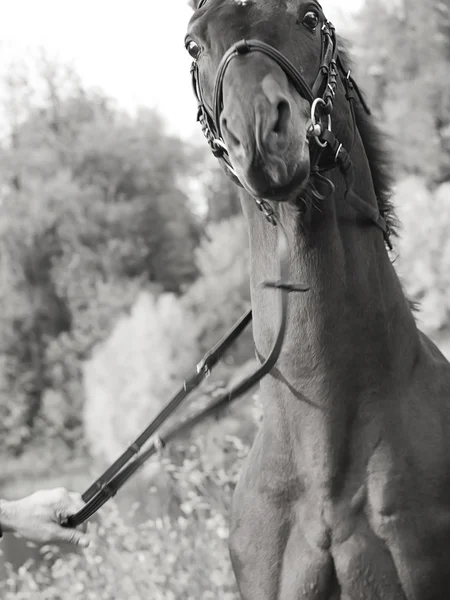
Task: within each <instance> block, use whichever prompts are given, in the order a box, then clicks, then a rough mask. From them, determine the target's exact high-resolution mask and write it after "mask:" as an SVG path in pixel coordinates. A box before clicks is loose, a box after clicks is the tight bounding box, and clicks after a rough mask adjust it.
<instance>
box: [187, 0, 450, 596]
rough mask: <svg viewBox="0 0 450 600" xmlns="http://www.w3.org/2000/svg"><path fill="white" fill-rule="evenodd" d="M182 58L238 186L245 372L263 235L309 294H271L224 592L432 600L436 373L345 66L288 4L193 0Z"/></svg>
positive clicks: (449, 466)
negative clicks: (278, 347)
mask: <svg viewBox="0 0 450 600" xmlns="http://www.w3.org/2000/svg"><path fill="white" fill-rule="evenodd" d="M186 48H187V49H188V51H189V53H190V54H191V55H192V56H193V58H194V64H193V71H192V72H193V79H194V90H195V93H196V94H197V97H198V101H199V120H200V121H201V123H202V127H203V130H204V133H205V135H206V137H207V140H208V142H209V144H210V146H211V149H212V150H213V152H214V154H215V155H216V156H217V157H218V158H219V159H220V160H221V162H222V165H223V167H224V169H225V170H226V171H227V172H228V173H229V175H230V176H231V177H232V178H233V179H234V181H235V182H236V183H237V184H239V185H240V186H242V188H243V190H242V194H241V201H242V207H243V211H244V214H245V217H246V221H247V224H248V232H249V239H250V252H251V273H250V275H251V297H252V307H253V321H254V324H253V331H254V341H255V346H256V352H257V355H258V356H259V358H260V359H261V360H263V359H264V356H266V355H267V353H268V352H269V350H270V347H271V343H272V341H273V339H272V338H273V335H274V332H273V315H274V314H275V312H276V310H277V307H276V301H277V300H276V298H275V297H274V296H275V295H274V293H273V291H270V290H268V289H265V288H263V287H262V286H261V285H260V284H261V282H262V281H265V280H270V279H273V278H274V276H275V274H276V269H277V258H276V256H277V254H276V242H277V227H283V229H284V231H285V233H286V235H287V237H288V241H289V245H290V265H291V274H292V278H293V279H295V280H299V281H304V282H307V283H308V285H309V287H310V291H309V292H308V293H307V294H297V295H293V296H291V297H290V299H289V322H288V327H287V332H286V337H285V342H284V345H283V349H282V352H281V355H280V358H279V360H278V363H277V365H276V367H275V368H273V369H272V371H271V373H270V375H268V376H267V377H266V378H265V379H264V380H263V381H262V383H261V390H260V394H261V399H262V403H263V407H264V419H263V423H262V426H261V428H260V430H259V433H258V434H257V437H256V439H255V442H254V444H253V447H252V449H251V451H250V454H249V456H248V458H247V461H246V464H245V466H244V469H243V472H242V474H241V477H240V481H239V484H238V486H237V488H236V491H235V496H234V502H233V508H232V526H231V535H230V552H231V559H232V564H233V568H234V571H235V574H236V579H237V582H238V587H239V590H240V593H241V595H242V597H243V599H245V600H300V599H304V600H322V599H323V600H338V599H339V600H344V599H345V600H357V599H361V600H406V599H407V600H446V599H448V598H450V365H449V363H448V362H447V361H446V360H445V358H444V357H443V355H442V354H441V353H440V352H439V350H438V349H437V348H436V346H435V345H434V344H433V343H432V342H431V341H430V340H429V339H428V338H427V337H426V336H425V335H424V334H423V333H421V332H420V331H419V330H418V328H417V326H416V322H415V319H414V316H413V312H412V310H411V306H410V304H409V302H408V300H407V299H406V297H405V295H404V292H403V290H402V287H401V285H400V282H399V279H398V277H397V274H396V272H395V270H394V268H393V266H392V264H391V260H390V258H389V254H388V251H387V248H386V244H387V245H388V246H389V245H390V244H391V238H392V237H393V236H394V235H395V216H394V212H393V207H392V205H391V203H390V201H389V198H390V186H391V180H390V173H389V159H388V157H387V155H386V153H385V151H384V149H383V146H382V142H381V138H380V134H379V132H378V130H377V127H376V125H375V124H374V121H373V119H372V118H371V116H370V115H369V110H368V108H367V106H366V104H365V102H364V98H363V96H362V94H361V93H360V92H359V89H358V87H357V85H356V83H355V82H354V81H353V79H352V77H351V74H350V67H349V59H348V56H347V53H346V52H345V50H344V49H343V47H342V46H341V44H340V43H339V42H338V40H337V38H336V36H335V33H334V28H333V26H332V25H331V24H330V23H329V22H328V21H327V20H326V18H325V16H324V13H323V11H322V8H321V6H320V5H319V4H318V3H317V2H315V1H308V2H305V1H303V0H200V2H199V3H198V4H197V9H196V11H195V13H194V15H193V17H192V19H191V21H190V24H189V28H188V34H187V37H186ZM255 200H256V202H257V204H255ZM258 207H259V208H261V207H263V208H264V210H263V211H260V210H258ZM268 216H271V217H272V221H271V222H268V219H267V217H268ZM269 221H270V219H269ZM273 223H277V225H276V226H275V227H274V226H273Z"/></svg>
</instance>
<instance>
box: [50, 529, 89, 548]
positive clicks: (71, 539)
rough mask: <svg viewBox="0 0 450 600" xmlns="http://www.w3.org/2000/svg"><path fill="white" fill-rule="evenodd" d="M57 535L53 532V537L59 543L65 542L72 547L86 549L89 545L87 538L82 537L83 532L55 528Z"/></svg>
mask: <svg viewBox="0 0 450 600" xmlns="http://www.w3.org/2000/svg"><path fill="white" fill-rule="evenodd" d="M56 529H57V533H56V531H55V537H57V539H58V540H59V541H60V542H67V543H69V544H72V545H73V546H80V547H81V548H87V547H88V546H89V544H90V540H89V538H88V537H87V536H86V535H84V532H83V531H79V530H78V529H73V528H71V527H57V526H56Z"/></svg>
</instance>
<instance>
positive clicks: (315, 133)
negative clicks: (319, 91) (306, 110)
mask: <svg viewBox="0 0 450 600" xmlns="http://www.w3.org/2000/svg"><path fill="white" fill-rule="evenodd" d="M319 105H321V106H326V102H325V100H323V98H316V99H315V100H314V102H313V103H312V105H311V123H312V124H311V126H310V127H309V129H308V134H309V135H310V136H311V137H313V138H314V139H315V141H316V143H317V144H318V145H319V146H320V147H321V148H326V147H327V145H328V142H321V141H320V139H319V138H320V136H321V134H322V131H323V125H322V123H319V122H318V121H317V119H316V110H317V107H318V106H319ZM327 116H328V124H327V128H328V131H331V114H328V115H327Z"/></svg>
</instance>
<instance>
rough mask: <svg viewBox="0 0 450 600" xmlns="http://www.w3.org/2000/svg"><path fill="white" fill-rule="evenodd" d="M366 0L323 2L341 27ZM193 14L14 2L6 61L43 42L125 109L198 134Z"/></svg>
mask: <svg viewBox="0 0 450 600" xmlns="http://www.w3.org/2000/svg"><path fill="white" fill-rule="evenodd" d="M362 1H363V0H322V6H323V8H324V10H325V12H326V14H327V16H328V18H329V19H330V20H332V21H333V22H334V23H335V25H339V24H340V23H341V24H342V23H343V22H344V21H345V19H346V17H348V16H349V15H351V14H352V12H354V11H355V10H356V9H357V8H358V7H359V6H360V5H361V4H362ZM344 3H345V8H343V9H340V8H339V5H342V4H344ZM191 14H192V12H191V9H190V8H189V7H188V6H187V0H127V2H119V1H118V0H77V2H76V3H75V2H67V1H66V2H63V1H61V0H10V1H9V2H4V3H3V6H2V9H1V17H0V53H1V55H2V61H1V63H2V65H3V67H4V66H5V65H7V64H8V62H9V61H10V60H12V59H14V58H17V57H20V56H21V54H22V53H24V52H26V51H27V49H29V50H36V49H37V48H39V47H43V48H45V49H46V51H47V52H48V54H49V55H50V56H54V57H57V58H58V59H60V60H62V61H67V62H71V63H72V64H73V65H74V66H75V67H76V70H77V71H78V73H79V74H80V75H81V78H82V80H83V81H84V83H85V84H86V85H88V86H95V87H100V88H102V89H103V90H104V91H105V92H106V93H107V94H108V95H110V96H112V97H114V98H116V99H117V101H118V103H119V104H120V105H121V106H123V107H124V108H126V109H128V110H133V109H135V108H136V107H137V106H152V107H157V108H158V109H159V110H160V111H161V113H162V114H163V115H164V116H165V117H166V119H167V120H168V124H169V127H170V129H171V130H176V131H179V132H180V133H181V134H182V135H185V136H189V135H191V134H192V132H195V135H198V128H197V125H196V123H195V112H196V110H195V109H196V104H195V100H194V99H193V95H192V92H191V83H190V77H189V66H190V58H189V56H188V55H187V53H186V51H185V50H184V46H183V40H184V34H185V29H186V24H187V22H188V20H189V18H190V15H191Z"/></svg>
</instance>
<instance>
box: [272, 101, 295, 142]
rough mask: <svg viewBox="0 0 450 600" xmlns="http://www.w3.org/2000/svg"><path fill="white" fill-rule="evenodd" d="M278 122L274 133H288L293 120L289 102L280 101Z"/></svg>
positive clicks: (274, 127)
mask: <svg viewBox="0 0 450 600" xmlns="http://www.w3.org/2000/svg"><path fill="white" fill-rule="evenodd" d="M277 115H278V117H277V120H276V121H275V124H274V126H273V132H274V133H277V134H280V133H286V131H287V129H288V124H289V120H290V118H291V106H290V104H289V102H288V101H287V100H280V101H279V102H278V104H277Z"/></svg>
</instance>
